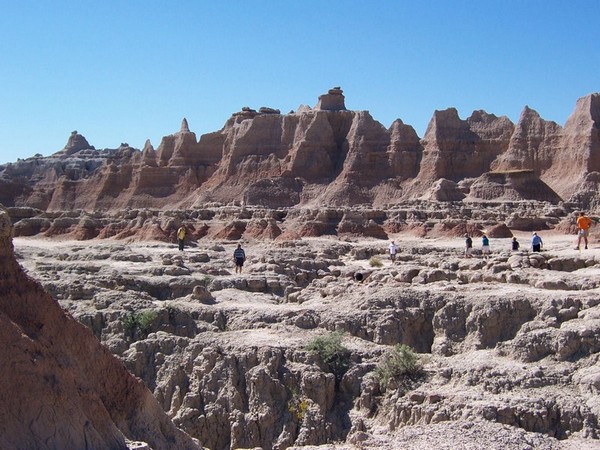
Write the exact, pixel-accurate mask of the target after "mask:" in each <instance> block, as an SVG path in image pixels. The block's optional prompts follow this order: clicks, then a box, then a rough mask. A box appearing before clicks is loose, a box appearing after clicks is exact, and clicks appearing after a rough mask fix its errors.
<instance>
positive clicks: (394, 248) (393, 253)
mask: <svg viewBox="0 0 600 450" xmlns="http://www.w3.org/2000/svg"><path fill="white" fill-rule="evenodd" d="M396 253H398V246H397V245H396V243H395V242H394V241H392V242H391V244H390V260H391V261H392V262H394V261H396Z"/></svg>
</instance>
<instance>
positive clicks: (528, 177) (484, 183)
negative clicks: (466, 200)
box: [469, 170, 560, 204]
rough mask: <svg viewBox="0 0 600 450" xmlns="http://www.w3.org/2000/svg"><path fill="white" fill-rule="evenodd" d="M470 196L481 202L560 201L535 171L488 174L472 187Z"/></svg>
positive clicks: (555, 202) (553, 202)
mask: <svg viewBox="0 0 600 450" xmlns="http://www.w3.org/2000/svg"><path fill="white" fill-rule="evenodd" d="M469 195H470V197H471V198H472V199H481V200H511V201H515V200H537V201H541V202H548V203H552V204H557V203H558V202H559V201H560V197H559V196H558V194H557V193H556V192H554V191H553V190H552V189H550V187H549V186H548V185H547V184H546V183H544V182H543V181H542V180H540V179H539V178H538V177H537V176H536V175H535V173H534V172H533V170H513V171H506V172H500V171H496V172H487V173H485V174H484V175H482V176H481V177H479V178H478V179H477V180H476V181H475V182H474V183H473V184H472V185H471V189H470V191H469Z"/></svg>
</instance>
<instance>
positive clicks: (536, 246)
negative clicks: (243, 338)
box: [177, 212, 592, 273]
mask: <svg viewBox="0 0 600 450" xmlns="http://www.w3.org/2000/svg"><path fill="white" fill-rule="evenodd" d="M591 226H592V219H590V218H589V217H588V216H586V215H585V213H584V212H581V213H579V217H578V218H577V247H575V250H579V249H580V248H581V241H582V240H583V243H584V245H585V247H584V248H585V249H587V248H588V235H589V229H590V227H591ZM185 236H186V229H185V227H184V226H183V225H182V226H181V227H179V229H178V230H177V243H178V245H179V251H183V249H184V246H185ZM543 245H544V243H543V241H542V238H541V237H540V236H539V235H538V234H537V233H536V232H534V233H533V235H532V236H531V250H532V251H534V252H539V251H541V250H542V247H543ZM519 248H520V244H519V241H518V240H517V238H516V237H513V238H512V242H511V249H512V250H513V251H518V250H519ZM388 252H389V255H390V260H391V261H392V263H393V262H395V261H396V255H397V254H398V246H397V245H396V243H395V242H394V241H392V242H391V243H390V245H389V249H388ZM490 253H491V250H490V239H489V238H488V237H487V235H486V234H483V236H481V254H482V256H483V259H488V258H489V256H490ZM472 256H473V238H472V237H471V236H470V235H469V233H465V257H466V258H471V257H472ZM245 261H246V252H245V251H244V249H243V248H242V244H238V245H237V248H236V249H235V250H234V251H233V262H234V264H235V273H242V268H243V267H244V262H245Z"/></svg>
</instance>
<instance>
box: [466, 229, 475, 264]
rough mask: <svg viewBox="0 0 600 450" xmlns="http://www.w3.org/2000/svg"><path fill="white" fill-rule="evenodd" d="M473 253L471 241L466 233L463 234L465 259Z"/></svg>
mask: <svg viewBox="0 0 600 450" xmlns="http://www.w3.org/2000/svg"><path fill="white" fill-rule="evenodd" d="M472 253H473V239H471V236H469V234H468V233H466V234H465V258H470V257H471V255H472Z"/></svg>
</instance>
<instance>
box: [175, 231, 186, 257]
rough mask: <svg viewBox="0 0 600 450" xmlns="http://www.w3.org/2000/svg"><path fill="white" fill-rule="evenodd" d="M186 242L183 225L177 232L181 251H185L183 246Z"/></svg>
mask: <svg viewBox="0 0 600 450" xmlns="http://www.w3.org/2000/svg"><path fill="white" fill-rule="evenodd" d="M184 242H185V227H184V226H183V225H182V226H180V227H179V229H178V230H177V243H178V244H179V251H181V252H182V251H183V244H184Z"/></svg>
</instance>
